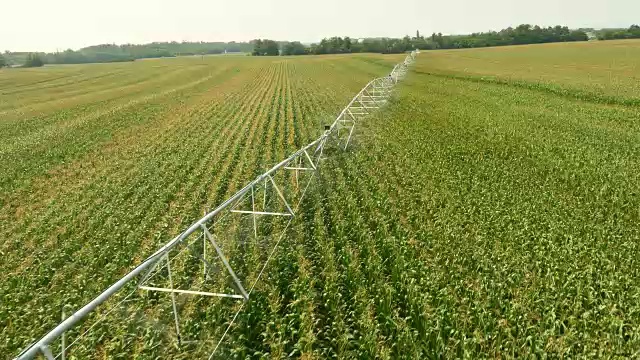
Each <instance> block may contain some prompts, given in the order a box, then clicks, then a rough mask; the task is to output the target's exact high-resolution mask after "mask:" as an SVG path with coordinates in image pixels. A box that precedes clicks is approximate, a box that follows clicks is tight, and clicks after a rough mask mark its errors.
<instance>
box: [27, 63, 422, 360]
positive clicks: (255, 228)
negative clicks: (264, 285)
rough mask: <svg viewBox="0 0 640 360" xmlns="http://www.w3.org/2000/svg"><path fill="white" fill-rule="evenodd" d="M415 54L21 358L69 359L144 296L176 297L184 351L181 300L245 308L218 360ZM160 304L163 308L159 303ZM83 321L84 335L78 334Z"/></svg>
mask: <svg viewBox="0 0 640 360" xmlns="http://www.w3.org/2000/svg"><path fill="white" fill-rule="evenodd" d="M416 54H417V53H416V51H413V52H411V53H410V54H409V55H408V56H407V57H406V59H405V60H404V61H403V62H402V63H400V64H398V65H396V66H395V67H394V68H393V71H392V72H391V73H390V74H389V75H388V76H384V77H381V78H376V79H374V80H372V81H371V82H369V83H368V84H367V85H366V86H365V87H364V88H363V89H362V90H361V91H360V92H359V93H358V94H357V95H356V96H355V97H354V98H353V99H352V100H351V102H350V103H349V105H347V106H346V107H345V108H344V109H343V110H342V112H340V115H338V117H337V118H336V119H335V121H334V122H333V123H332V124H331V125H330V126H326V127H325V131H324V132H323V134H322V135H321V136H320V137H319V138H318V139H316V140H314V141H312V142H311V143H310V144H308V145H306V146H304V147H303V148H301V149H300V150H298V151H296V152H295V153H293V154H292V155H291V156H289V157H288V158H286V159H284V160H282V161H281V162H280V163H278V164H277V165H275V166H273V167H272V168H271V169H269V170H267V171H266V172H264V173H263V174H261V175H259V176H258V177H257V178H256V179H255V180H253V181H251V182H250V183H249V184H247V185H246V186H245V187H243V188H242V189H241V190H239V191H238V192H236V193H235V194H234V195H233V196H231V197H230V198H229V199H227V200H226V201H224V202H223V203H222V204H221V205H220V206H218V207H217V208H216V209H215V210H213V211H210V212H208V213H206V214H205V215H204V216H203V217H202V218H201V219H200V220H198V221H196V222H195V223H193V224H192V225H191V226H190V227H189V228H188V229H186V230H185V231H184V232H182V233H181V234H180V235H178V236H177V237H175V238H174V239H172V240H171V241H169V242H167V243H166V244H165V245H164V246H162V247H161V248H160V249H158V250H157V251H156V252H155V253H153V255H151V256H149V257H148V258H146V260H144V261H142V262H141V263H140V264H139V265H137V266H136V267H135V268H134V269H133V270H131V271H130V272H129V273H127V274H126V275H124V276H123V277H122V278H121V279H120V280H118V281H117V282H115V283H114V284H113V285H111V286H110V287H109V288H108V289H106V290H105V291H104V292H103V293H101V294H100V295H98V296H97V297H96V298H95V299H93V300H92V301H91V302H89V303H87V304H86V305H84V306H83V307H82V308H80V309H79V310H77V311H76V312H75V313H73V314H72V315H71V316H69V317H68V318H64V311H63V319H62V321H61V322H60V323H59V324H58V325H57V326H56V327H55V328H53V329H52V330H51V331H49V332H48V333H47V334H45V335H44V336H43V337H42V338H41V339H40V340H38V341H37V342H35V343H33V344H31V345H30V346H28V347H27V348H26V349H24V350H23V351H22V353H20V355H18V357H17V359H21V360H22V359H33V358H34V357H36V356H38V355H43V356H44V357H45V358H47V359H48V360H52V359H57V358H61V359H65V352H66V351H67V350H68V348H69V347H71V346H72V345H74V344H75V343H76V342H77V341H78V340H81V339H83V338H84V337H86V336H87V334H88V333H89V332H90V331H91V330H92V329H94V327H95V326H96V325H97V324H98V323H100V322H101V321H103V320H104V319H105V317H106V316H107V315H108V314H110V313H111V312H112V311H114V310H115V309H117V308H118V307H119V306H121V305H122V304H124V303H126V302H128V301H131V298H132V296H135V295H136V294H138V296H140V295H139V294H140V293H145V292H148V293H169V294H170V297H171V307H172V310H171V312H172V313H173V319H172V320H173V321H171V322H173V323H174V324H173V325H175V331H176V333H175V335H176V339H177V342H178V345H183V344H187V343H189V342H190V341H189V340H188V339H185V338H184V337H183V336H181V330H180V329H181V322H180V317H179V311H178V308H179V306H178V304H177V301H176V294H188V295H199V296H207V297H212V298H219V299H225V298H226V299H227V301H238V302H241V303H240V304H239V305H238V306H235V307H234V308H233V309H234V312H235V315H234V316H233V318H232V320H231V321H230V322H229V323H228V325H227V326H226V329H225V330H224V332H222V333H221V335H219V340H218V341H214V342H213V343H212V345H213V344H215V347H214V349H213V352H212V353H211V355H210V357H209V358H212V357H213V355H214V354H215V352H216V350H217V349H218V348H219V346H220V344H221V343H222V341H223V340H224V338H225V336H226V334H227V332H228V331H229V330H230V329H231V326H232V325H233V323H234V321H235V320H236V317H237V316H238V314H239V313H240V312H241V311H242V309H243V307H244V305H245V303H246V302H247V301H249V300H250V298H251V294H252V293H253V291H254V289H255V286H256V284H257V283H258V281H259V280H260V278H261V277H262V275H263V273H264V271H265V269H266V267H267V265H268V263H269V261H270V260H271V258H272V256H273V254H274V253H275V251H276V249H277V247H278V244H279V243H280V241H281V240H282V238H283V237H284V236H285V234H286V232H287V229H288V228H289V225H290V224H291V221H292V219H293V218H294V216H295V215H296V213H297V212H298V210H299V205H300V203H301V201H302V199H303V197H304V195H305V193H306V190H307V188H308V186H309V184H310V183H311V180H313V178H314V176H315V171H316V170H317V169H318V166H319V165H320V160H321V159H322V158H323V154H325V149H326V150H328V149H329V147H331V148H337V149H343V150H346V149H347V146H348V145H349V142H350V140H351V137H352V135H353V131H354V129H355V126H356V124H357V123H358V122H359V121H360V120H362V119H364V118H365V117H366V116H368V115H369V114H371V113H372V112H373V111H375V110H377V109H379V108H381V107H382V106H384V105H385V104H386V103H387V101H388V100H389V97H390V95H391V91H392V89H393V87H394V85H395V84H396V83H397V82H398V81H400V80H402V79H403V78H404V76H405V75H406V73H407V70H408V67H409V65H411V64H412V63H413V61H414V60H415V57H416ZM324 156H326V154H325V155H324ZM248 249H259V250H263V251H258V252H257V253H258V254H260V253H262V254H263V256H262V255H261V256H256V255H250V252H249V251H247V250H248ZM255 253H256V252H255V251H254V252H253V253H251V254H255ZM256 257H258V258H256ZM252 265H253V266H252ZM256 265H257V266H256ZM248 284H250V286H249V287H247V285H248ZM211 289H216V291H213V290H211ZM141 300H142V302H143V304H142V305H141V306H142V313H145V312H144V309H145V304H144V300H145V298H144V297H141ZM155 300H156V303H157V298H156V299H155ZM107 301H113V302H115V304H114V305H113V306H110V307H108V309H102V313H101V314H98V312H100V309H98V308H99V307H100V308H103V307H104V306H102V307H101V306H100V305H101V304H103V303H105V302H107ZM127 304H128V303H127ZM123 321H127V319H123ZM81 322H82V323H83V329H82V330H83V331H82V332H81V331H79V330H78V329H74V327H76V325H78V324H79V323H81ZM173 325H171V327H173ZM70 335H71V337H73V338H74V339H73V341H72V342H71V343H70V344H67V341H66V340H67V339H66V336H70ZM85 340H86V339H85ZM54 353H57V355H54ZM207 353H208V352H207Z"/></svg>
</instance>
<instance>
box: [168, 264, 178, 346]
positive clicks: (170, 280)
mask: <svg viewBox="0 0 640 360" xmlns="http://www.w3.org/2000/svg"><path fill="white" fill-rule="evenodd" d="M164 258H165V260H166V261H167V271H168V272H169V288H170V289H171V304H172V306H173V319H174V320H175V322H176V334H178V346H180V345H181V341H180V324H179V323H178V309H177V307H176V293H175V292H173V279H172V278H171V265H170V261H169V252H168V251H167V253H166V254H165V256H164Z"/></svg>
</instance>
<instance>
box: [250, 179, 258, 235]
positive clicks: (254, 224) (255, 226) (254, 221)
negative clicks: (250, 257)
mask: <svg viewBox="0 0 640 360" xmlns="http://www.w3.org/2000/svg"><path fill="white" fill-rule="evenodd" d="M253 194H254V193H253V186H251V211H253V215H252V216H253V235H254V237H255V239H258V223H257V222H256V214H255V212H256V200H255V198H254V195H253Z"/></svg>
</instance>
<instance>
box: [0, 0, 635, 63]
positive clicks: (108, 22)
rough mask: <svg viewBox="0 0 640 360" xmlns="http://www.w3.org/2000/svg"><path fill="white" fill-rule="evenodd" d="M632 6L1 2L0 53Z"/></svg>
mask: <svg viewBox="0 0 640 360" xmlns="http://www.w3.org/2000/svg"><path fill="white" fill-rule="evenodd" d="M638 14H640V0H598V1H595V0H535V1H518V0H438V1H434V0H319V1H304V0H224V1H219V0H171V1H168V0H107V1H105V0H100V1H95V0H30V1H21V0H2V1H1V3H0V50H12V51H54V50H57V49H60V50H63V49H67V48H72V49H77V48H80V47H83V46H88V45H95V44H101V43H116V44H121V43H147V42H152V41H183V40H185V41H231V40H235V41H247V40H251V39H253V38H270V39H276V40H300V41H303V42H312V41H318V40H320V39H322V38H323V37H328V36H351V37H356V38H359V37H369V36H392V37H395V36H403V35H406V34H411V35H413V34H415V31H416V30H420V32H421V33H423V34H430V33H432V32H442V33H444V34H463V33H470V32H477V31H486V30H499V29H502V28H505V27H508V26H515V25H518V24H521V23H529V24H539V25H544V26H548V25H557V24H562V25H567V26H569V27H573V28H575V27H595V28H600V27H628V26H630V25H631V24H633V23H637V22H640V17H638Z"/></svg>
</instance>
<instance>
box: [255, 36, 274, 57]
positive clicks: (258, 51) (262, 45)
mask: <svg viewBox="0 0 640 360" xmlns="http://www.w3.org/2000/svg"><path fill="white" fill-rule="evenodd" d="M251 43H252V44H253V51H252V52H251V55H254V56H278V55H280V46H279V45H278V43H277V42H275V41H273V40H268V39H256V40H253V41H252V42H251Z"/></svg>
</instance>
